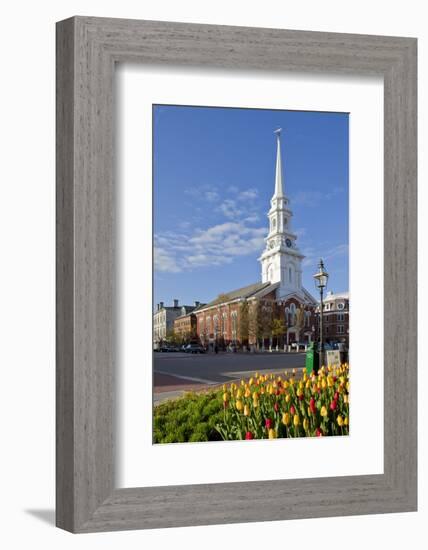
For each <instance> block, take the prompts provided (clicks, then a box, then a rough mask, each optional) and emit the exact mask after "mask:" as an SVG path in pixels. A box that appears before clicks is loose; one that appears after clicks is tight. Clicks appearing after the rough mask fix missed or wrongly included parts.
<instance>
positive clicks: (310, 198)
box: [291, 186, 344, 207]
mask: <svg viewBox="0 0 428 550" xmlns="http://www.w3.org/2000/svg"><path fill="white" fill-rule="evenodd" d="M343 191H344V188H343V187H338V186H336V187H333V188H332V189H331V190H330V191H327V192H323V191H298V192H297V193H296V194H295V195H294V196H293V197H292V201H291V202H292V204H299V205H301V206H307V207H312V206H319V205H320V204H321V203H323V202H325V201H328V200H330V199H332V198H333V197H335V196H336V195H339V194H340V193H343Z"/></svg>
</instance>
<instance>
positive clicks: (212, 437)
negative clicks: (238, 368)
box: [153, 391, 223, 443]
mask: <svg viewBox="0 0 428 550" xmlns="http://www.w3.org/2000/svg"><path fill="white" fill-rule="evenodd" d="M222 417H223V402H222V392H220V391H213V392H208V393H203V394H196V393H188V394H186V395H185V396H184V397H182V398H180V399H175V400H171V401H166V402H165V403H161V404H160V405H158V406H156V407H155V408H154V418H153V441H154V443H182V442H186V441H193V442H197V441H218V440H220V439H221V437H220V434H219V433H218V432H217V430H216V428H215V426H216V424H218V423H219V422H220V421H221V419H222Z"/></svg>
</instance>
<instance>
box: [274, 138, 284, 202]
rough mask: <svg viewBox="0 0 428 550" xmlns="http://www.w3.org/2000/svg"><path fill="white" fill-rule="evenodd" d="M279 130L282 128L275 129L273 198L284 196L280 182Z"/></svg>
mask: <svg viewBox="0 0 428 550" xmlns="http://www.w3.org/2000/svg"><path fill="white" fill-rule="evenodd" d="M281 132H282V128H278V129H277V130H275V132H274V134H275V135H276V167H275V193H274V195H273V197H272V198H273V199H279V198H283V197H284V188H283V184H282V162H281Z"/></svg>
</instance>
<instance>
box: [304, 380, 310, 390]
mask: <svg viewBox="0 0 428 550" xmlns="http://www.w3.org/2000/svg"><path fill="white" fill-rule="evenodd" d="M310 387H311V381H310V380H306V384H305V388H306V389H307V390H308V389H309V388H310Z"/></svg>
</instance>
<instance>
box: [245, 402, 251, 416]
mask: <svg viewBox="0 0 428 550" xmlns="http://www.w3.org/2000/svg"><path fill="white" fill-rule="evenodd" d="M244 416H250V407H249V406H248V405H245V406H244Z"/></svg>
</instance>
